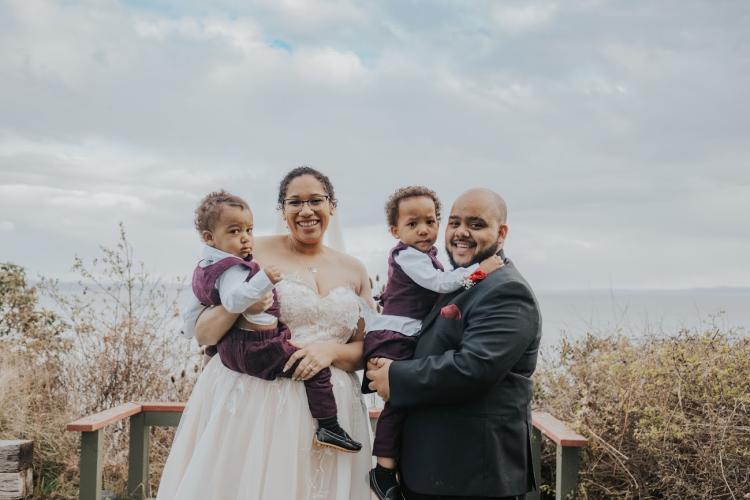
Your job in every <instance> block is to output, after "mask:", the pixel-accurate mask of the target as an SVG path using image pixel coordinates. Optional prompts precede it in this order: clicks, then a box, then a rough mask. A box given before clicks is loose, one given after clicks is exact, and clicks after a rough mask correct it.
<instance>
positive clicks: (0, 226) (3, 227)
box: [0, 220, 16, 232]
mask: <svg viewBox="0 0 750 500" xmlns="http://www.w3.org/2000/svg"><path fill="white" fill-rule="evenodd" d="M15 228H16V225H15V224H13V223H12V222H11V221H8V220H3V221H0V231H3V232H6V231H13V230H14V229H15Z"/></svg>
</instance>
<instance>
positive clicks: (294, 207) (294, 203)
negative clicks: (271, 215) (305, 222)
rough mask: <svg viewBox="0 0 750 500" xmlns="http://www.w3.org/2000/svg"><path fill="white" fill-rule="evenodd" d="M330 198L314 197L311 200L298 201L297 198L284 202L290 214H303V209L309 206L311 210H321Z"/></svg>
mask: <svg viewBox="0 0 750 500" xmlns="http://www.w3.org/2000/svg"><path fill="white" fill-rule="evenodd" d="M328 199H329V197H328V196H313V197H312V198H310V199H309V200H298V199H296V198H287V199H286V200H284V208H285V209H287V210H289V211H290V212H301V211H302V207H304V206H305V204H307V206H308V207H310V210H316V211H317V210H320V209H322V208H323V207H324V206H325V204H326V203H327V202H328Z"/></svg>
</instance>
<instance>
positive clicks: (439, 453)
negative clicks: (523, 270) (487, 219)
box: [389, 259, 541, 496]
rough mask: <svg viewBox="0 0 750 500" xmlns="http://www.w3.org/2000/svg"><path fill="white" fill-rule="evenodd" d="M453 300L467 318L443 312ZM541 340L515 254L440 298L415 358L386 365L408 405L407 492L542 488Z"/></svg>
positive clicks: (502, 492) (399, 403) (394, 392)
mask: <svg viewBox="0 0 750 500" xmlns="http://www.w3.org/2000/svg"><path fill="white" fill-rule="evenodd" d="M448 304H455V305H456V306H457V307H458V308H459V310H460V311H461V318H460V319H449V318H446V317H443V316H441V315H440V310H441V308H443V307H445V306H446V305H448ZM540 338H541V316H540V314H539V307H538V305H537V302H536V298H535V297H534V294H533V292H532V291H531V288H530V287H529V285H528V283H526V281H525V280H524V279H523V277H522V276H521V274H520V273H519V272H518V270H517V269H516V267H515V266H514V265H513V263H512V262H511V261H510V260H507V259H505V266H503V267H502V268H500V269H498V270H497V271H495V272H494V273H492V274H490V275H489V276H488V277H487V278H486V279H484V280H483V281H480V282H479V283H477V284H476V285H475V286H474V287H472V288H470V289H469V290H463V289H461V290H459V291H457V292H454V293H452V294H448V295H445V296H443V297H442V298H441V299H440V300H438V303H437V304H436V306H435V308H434V309H433V310H432V311H431V312H430V314H429V315H428V316H427V317H426V318H425V320H424V322H423V324H422V332H421V334H420V337H419V340H418V343H417V348H416V353H415V356H414V359H413V360H409V361H395V362H393V364H392V365H391V368H390V372H389V382H390V391H391V395H390V404H391V405H393V406H394V407H398V408H406V409H408V411H407V417H406V422H405V424H404V430H403V442H402V446H401V450H402V451H401V459H400V466H401V474H402V478H403V481H404V483H405V484H406V486H407V487H408V488H409V489H410V490H412V491H414V492H416V493H422V494H427V495H456V496H459V495H466V496H512V495H520V494H523V493H526V492H528V491H531V490H533V489H534V488H535V487H536V482H535V480H534V472H533V467H532V464H531V410H530V406H529V405H530V402H531V395H532V384H531V378H530V377H531V374H532V373H533V372H534V369H535V368H536V361H537V352H538V348H539V340H540Z"/></svg>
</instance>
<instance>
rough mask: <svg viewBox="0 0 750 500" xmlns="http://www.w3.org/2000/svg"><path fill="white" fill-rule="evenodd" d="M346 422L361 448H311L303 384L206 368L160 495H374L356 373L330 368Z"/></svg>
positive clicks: (343, 499)
mask: <svg viewBox="0 0 750 500" xmlns="http://www.w3.org/2000/svg"><path fill="white" fill-rule="evenodd" d="M331 371H332V374H331V382H332V383H333V390H334V394H335V396H336V403H337V406H338V418H339V423H340V424H341V426H342V427H343V428H344V429H345V430H346V431H347V432H349V434H350V435H351V436H352V437H353V438H354V439H356V440H357V441H360V442H361V443H362V450H360V451H359V452H358V453H342V452H338V451H334V450H332V449H330V448H320V447H317V446H314V445H313V434H314V431H315V428H316V424H315V421H314V420H313V419H312V417H311V415H310V410H309V409H308V406H307V396H306V395H305V387H304V384H302V383H301V382H295V381H292V380H289V379H278V380H273V381H267V380H262V379H259V378H254V377H251V376H249V375H244V374H241V373H237V372H233V371H231V370H229V369H227V368H226V367H224V365H223V364H222V363H221V361H220V360H219V359H218V356H214V357H213V359H212V360H211V361H210V362H209V363H208V364H207V365H206V367H205V369H204V370H203V373H202V374H201V376H200V378H199V380H198V382H197V383H196V385H195V388H194V390H193V393H192V395H191V396H190V400H189V401H188V404H187V407H186V408H185V412H184V414H183V416H182V420H181V421H180V425H179V427H178V428H177V433H176V434H175V439H174V443H173V444H172V449H171V451H170V453H169V458H168V459H167V463H166V466H165V468H164V473H163V474H162V478H161V484H160V485H159V493H158V496H157V498H158V499H161V500H172V499H175V500H176V499H179V500H190V499H195V500H207V499H217V500H234V499H236V500H262V499H284V500H286V499H289V500H293V499H299V500H329V499H334V500H369V499H370V498H371V497H370V489H369V485H368V480H367V472H368V471H369V469H370V468H371V467H372V457H371V455H370V453H371V448H370V427H369V422H368V419H367V411H366V408H365V406H364V403H363V401H362V396H361V393H360V389H359V380H358V378H357V376H356V375H355V374H352V373H347V372H344V371H342V370H339V369H337V368H331Z"/></svg>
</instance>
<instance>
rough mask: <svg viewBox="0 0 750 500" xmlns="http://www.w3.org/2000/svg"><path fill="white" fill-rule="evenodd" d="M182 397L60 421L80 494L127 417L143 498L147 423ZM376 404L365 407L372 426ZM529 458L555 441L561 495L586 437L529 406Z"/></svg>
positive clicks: (91, 485) (97, 492)
mask: <svg viewBox="0 0 750 500" xmlns="http://www.w3.org/2000/svg"><path fill="white" fill-rule="evenodd" d="M184 409H185V403H159V402H152V403H125V404H122V405H120V406H117V407H115V408H112V409H109V410H105V411H102V412H99V413H96V414H94V415H89V416H86V417H83V418H80V419H78V420H76V421H74V422H71V423H69V424H68V425H67V426H66V429H67V430H68V431H72V432H80V433H81V459H80V470H81V483H80V490H79V495H78V498H79V499H80V500H100V497H101V491H102V466H103V465H104V457H103V453H102V448H103V446H102V445H103V439H104V433H103V432H102V429H104V427H106V426H107V425H109V424H113V423H115V422H119V421H121V420H124V419H126V418H129V419H130V442H129V455H128V495H129V496H130V498H134V499H144V498H149V497H150V495H151V492H150V491H149V486H148V470H149V463H148V449H149V431H148V428H149V427H151V426H177V425H178V424H179V423H180V417H181V416H182V412H183V410H184ZM379 416H380V410H378V409H372V410H370V412H369V417H370V423H371V424H372V426H373V427H374V425H375V422H376V421H377V419H378V417H379ZM532 424H533V427H534V428H533V430H532V458H533V461H534V470H535V473H536V477H537V478H539V477H540V471H541V462H540V455H541V441H542V436H546V437H547V438H549V439H551V440H552V441H553V442H554V443H555V444H556V445H557V460H556V479H555V498H556V499H564V498H568V496H569V495H572V494H574V492H575V488H576V484H577V482H578V450H579V448H581V447H583V446H585V445H586V442H587V441H586V438H584V437H583V436H581V435H579V434H576V433H575V432H574V431H572V430H571V429H570V428H569V427H568V426H567V425H565V423H563V422H561V421H560V420H558V419H556V418H555V417H553V416H552V415H550V414H549V413H545V412H537V411H535V412H532ZM527 498H529V499H538V498H539V493H537V492H535V493H530V494H528V495H527Z"/></svg>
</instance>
